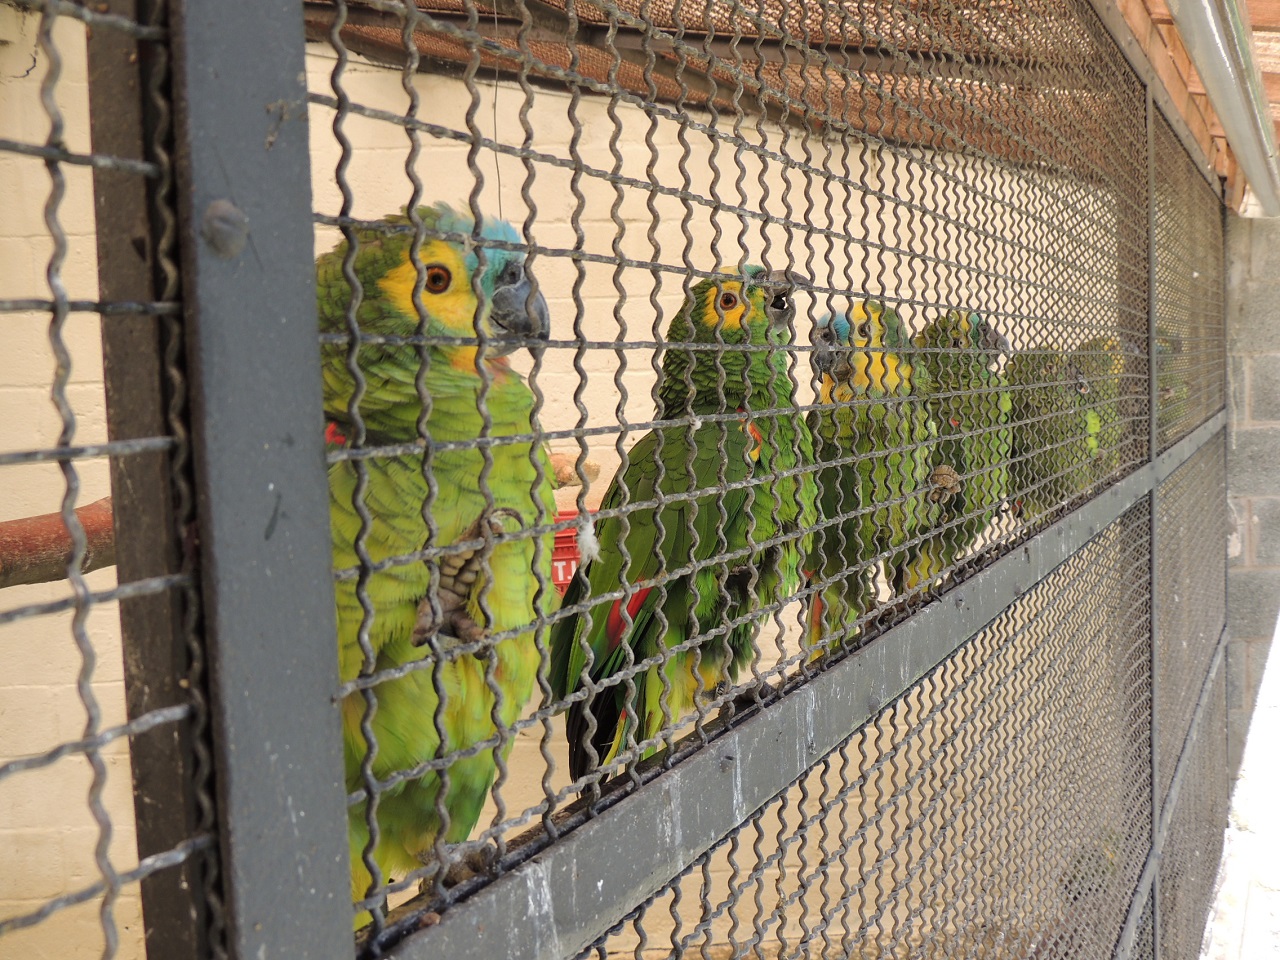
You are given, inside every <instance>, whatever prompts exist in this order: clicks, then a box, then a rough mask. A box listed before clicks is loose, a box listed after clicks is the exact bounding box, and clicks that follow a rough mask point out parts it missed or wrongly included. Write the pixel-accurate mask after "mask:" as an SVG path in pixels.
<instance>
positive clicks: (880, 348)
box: [806, 300, 957, 656]
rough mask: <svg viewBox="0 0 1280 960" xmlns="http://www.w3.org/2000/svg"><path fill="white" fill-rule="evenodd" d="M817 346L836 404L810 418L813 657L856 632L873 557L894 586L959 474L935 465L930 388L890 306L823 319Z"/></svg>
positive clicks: (821, 376) (857, 308) (826, 388)
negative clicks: (819, 527)
mask: <svg viewBox="0 0 1280 960" xmlns="http://www.w3.org/2000/svg"><path fill="white" fill-rule="evenodd" d="M814 340H815V344H816V346H817V348H818V349H816V350H815V351H814V354H813V364H814V367H815V370H816V373H817V375H818V380H819V386H818V398H819V400H820V402H821V403H822V404H830V405H831V406H824V407H821V408H818V409H815V410H813V411H811V412H810V414H809V418H808V423H809V430H810V432H811V433H812V434H813V438H814V449H815V455H816V457H817V461H818V463H819V465H820V469H819V471H818V484H819V487H820V489H821V494H820V507H821V511H822V515H823V517H824V519H825V520H826V525H825V526H824V528H823V532H822V535H820V536H818V537H816V538H815V541H816V543H815V549H814V551H813V554H812V555H811V557H810V560H809V564H808V566H809V569H810V570H811V571H812V573H813V574H814V576H815V578H816V579H817V581H818V582H817V584H816V585H815V588H816V593H815V600H814V602H812V603H811V604H810V605H809V611H808V618H809V619H808V625H807V631H806V642H807V643H808V644H809V646H811V647H812V648H813V649H814V651H815V656H816V655H818V654H819V653H821V651H822V649H823V648H824V647H828V648H833V649H834V648H836V647H838V646H839V645H840V644H841V643H844V642H847V641H848V640H849V639H851V638H852V636H853V635H854V634H855V633H856V630H857V627H856V621H857V619H858V617H859V616H860V615H861V614H862V613H863V612H864V611H865V610H866V609H867V607H868V606H869V605H870V603H871V601H872V600H873V599H874V589H875V572H876V570H875V562H876V559H877V558H878V557H881V556H884V557H886V562H887V565H888V568H889V571H890V574H891V579H892V574H893V572H894V571H896V570H897V569H899V568H900V567H902V566H903V565H904V564H905V563H906V562H907V559H908V554H907V553H906V550H905V547H904V545H905V544H906V543H907V542H908V541H909V540H910V539H911V538H912V537H913V536H914V535H915V534H916V532H917V531H918V530H919V529H921V528H926V529H927V528H928V527H930V526H932V525H933V524H934V523H935V522H936V521H937V518H938V516H939V507H938V501H939V500H940V499H941V498H942V497H943V495H944V494H945V492H946V490H947V489H948V488H949V487H951V486H953V485H954V483H955V480H956V477H957V475H956V472H955V470H954V468H952V467H949V466H945V465H941V464H939V465H937V466H934V459H935V454H934V447H935V446H936V441H937V436H938V430H937V424H935V423H934V421H933V418H932V417H931V416H930V413H929V408H928V406H927V404H926V400H925V398H926V397H928V396H929V394H930V392H931V391H932V389H933V387H932V381H931V380H930V378H929V373H928V371H927V369H925V367H923V366H921V365H919V364H917V363H915V362H914V361H913V360H912V358H911V357H910V356H908V355H907V352H908V351H909V350H910V348H911V337H910V334H909V332H908V331H907V327H906V324H904V323H903V322H902V319H901V318H900V317H899V316H898V314H897V313H896V312H895V311H894V310H893V309H892V308H890V307H887V306H886V305H885V304H884V303H882V302H880V301H879V300H859V301H857V302H856V303H855V304H854V305H853V308H852V309H851V310H849V311H847V312H845V313H837V314H834V315H832V314H828V315H826V316H824V317H823V318H822V319H821V320H819V321H818V324H817V327H816V328H815V331H814ZM849 457H856V459H853V460H852V461H851V462H848V463H838V462H836V461H839V460H840V459H842V458H849Z"/></svg>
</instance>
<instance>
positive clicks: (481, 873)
mask: <svg viewBox="0 0 1280 960" xmlns="http://www.w3.org/2000/svg"><path fill="white" fill-rule="evenodd" d="M305 15H306V19H307V24H308V37H309V39H310V40H311V41H312V42H311V44H310V45H309V47H308V57H309V59H308V84H309V89H310V101H311V105H312V112H311V121H312V127H311V138H312V160H313V191H314V198H315V199H314V204H315V207H314V211H315V222H316V250H317V253H318V255H319V257H320V259H319V261H318V273H317V278H318V293H319V298H320V313H321V324H320V325H321V346H322V363H323V365H324V375H325V386H326V394H325V416H326V420H327V422H328V427H327V429H328V433H327V437H328V440H329V462H330V491H331V504H332V510H333V530H334V537H335V544H336V546H335V567H336V570H337V583H336V586H337V592H338V620H339V625H338V632H339V638H338V644H339V657H340V661H341V671H342V680H343V687H342V693H343V695H344V697H345V701H344V707H343V715H344V722H345V724H346V741H345V742H346V748H347V756H346V773H347V788H348V791H349V802H350V805H351V806H350V810H351V839H352V847H351V850H352V857H353V861H354V862H355V863H356V867H355V870H354V873H353V880H352V883H353V887H352V896H353V900H354V901H355V903H356V905H357V906H356V913H357V924H358V925H362V924H365V923H369V924H370V926H369V929H367V930H366V931H365V932H364V933H363V934H362V938H364V939H362V942H363V943H369V944H374V943H378V942H384V941H385V942H390V941H391V940H394V939H395V938H397V937H398V936H400V935H401V933H402V932H403V931H404V930H405V929H408V928H410V927H411V926H413V924H414V923H415V922H416V921H415V920H414V917H420V916H423V915H426V914H439V913H441V912H443V911H446V910H447V909H448V908H449V907H450V905H451V904H452V903H453V902H455V901H456V900H458V899H460V898H462V897H465V896H466V895H468V894H469V893H471V892H474V891H477V890H479V889H481V888H483V887H484V886H485V885H486V883H487V882H488V881H489V880H490V879H491V878H492V877H494V876H497V875H501V874H502V873H503V872H504V871H506V870H508V869H510V868H512V867H513V866H514V865H515V864H517V863H519V862H520V861H521V859H522V858H523V857H525V856H527V855H528V854H527V851H528V850H529V849H532V848H534V847H541V846H542V845H544V844H547V843H552V842H554V839H555V837H556V835H557V834H558V832H559V830H560V829H561V826H560V824H561V823H562V822H564V823H577V822H580V820H581V819H583V818H589V817H590V816H592V815H594V812H595V811H596V810H598V809H600V806H599V805H600V804H601V803H602V802H603V805H606V806H607V805H608V804H610V803H612V802H613V801H614V800H615V799H616V798H617V795H618V793H619V791H622V790H625V789H627V788H628V787H635V786H638V785H639V784H641V783H643V782H645V781H647V780H648V779H650V778H652V777H654V776H657V775H660V772H661V769H662V767H663V766H665V765H670V764H671V763H673V762H675V759H676V757H677V756H679V755H683V754H682V753H679V752H677V750H676V748H677V747H678V746H679V749H680V750H682V751H684V752H687V751H688V749H689V748H691V747H692V746H695V745H696V744H698V743H700V742H704V741H705V740H706V739H707V737H708V736H709V733H708V730H709V729H712V728H713V727H714V725H715V724H716V723H717V722H719V721H723V720H725V719H726V718H731V717H732V716H734V715H735V714H736V713H738V712H740V711H741V710H743V709H744V708H747V707H752V706H755V705H757V704H759V703H762V702H765V701H767V700H769V699H770V698H771V697H772V696H773V695H774V691H775V690H776V689H778V688H780V687H784V686H787V685H791V684H794V683H796V682H797V678H799V680H801V681H802V680H803V679H804V678H805V677H807V676H809V675H810V674H811V673H812V672H813V671H814V670H815V669H818V668H819V667H820V662H821V660H822V657H823V656H824V655H834V654H837V653H843V652H844V651H846V650H849V649H853V648H856V647H859V646H861V645H864V644H866V643H867V642H869V641H870V640H872V638H874V637H876V636H877V635H879V634H880V633H881V632H883V631H884V630H885V629H887V628H889V627H891V626H892V625H893V624H895V623H898V622H900V621H901V620H902V619H903V618H904V617H907V616H909V615H910V614H911V612H912V611H913V610H915V609H916V608H918V607H919V606H920V605H921V604H923V603H925V602H927V601H929V600H930V599H931V598H933V597H934V596H936V594H937V593H939V592H940V591H941V590H943V589H945V588H946V587H947V586H948V585H950V584H952V583H955V582H958V581H960V580H962V579H964V578H965V577H967V576H969V575H971V574H972V573H973V572H974V571H976V570H978V569H981V568H983V567H984V566H985V565H987V564H989V563H990V562H992V561H993V560H994V559H996V558H998V557H999V556H1001V555H1002V554H1004V553H1005V552H1007V551H1008V550H1009V548H1010V547H1011V546H1013V545H1014V544H1016V543H1019V542H1021V541H1022V540H1023V539H1025V538H1026V537H1027V536H1029V535H1032V534H1034V533H1035V532H1037V531H1039V530H1041V529H1043V528H1044V527H1045V526H1046V525H1047V524H1048V523H1049V522H1051V521H1053V520H1055V519H1057V518H1058V517H1061V516H1063V515H1064V514H1065V513H1066V512H1068V511H1069V510H1070V509H1072V508H1074V507H1078V506H1079V505H1081V504H1083V503H1085V502H1086V501H1088V500H1089V498H1090V497H1092V496H1095V495H1096V494H1097V493H1099V492H1100V491H1101V490H1103V489H1104V488H1106V487H1107V486H1108V485H1109V484H1110V483H1112V482H1113V481H1115V480H1116V479H1118V478H1120V477H1123V476H1125V475H1126V474H1128V473H1130V472H1131V471H1132V470H1133V469H1134V468H1136V467H1138V466H1139V465H1141V464H1142V463H1143V462H1145V461H1146V460H1147V458H1148V456H1149V455H1150V453H1151V451H1150V430H1151V425H1150V410H1149V407H1150V397H1151V384H1150V378H1149V371H1150V361H1149V350H1150V345H1151V331H1150V321H1149V308H1150V306H1151V301H1150V298H1151V297H1152V296H1153V295H1157V294H1158V293H1159V291H1151V290H1148V286H1147V282H1148V271H1147V262H1148V257H1149V255H1150V254H1151V249H1150V238H1149V237H1148V233H1147V226H1146V225H1147V207H1148V200H1149V198H1148V172H1149V170H1148V162H1150V161H1151V159H1152V158H1151V157H1148V156H1147V142H1148V141H1147V135H1146V98H1145V93H1144V90H1143V87H1142V84H1141V82H1140V80H1139V79H1138V78H1137V77H1136V76H1135V75H1134V74H1133V72H1132V71H1131V69H1130V68H1129V66H1128V64H1127V63H1126V61H1125V59H1124V57H1123V56H1122V54H1121V53H1120V52H1119V50H1118V48H1117V47H1116V46H1115V44H1114V43H1113V42H1112V41H1111V39H1110V38H1109V36H1108V35H1107V33H1106V31H1105V29H1104V28H1103V27H1102V25H1101V23H1100V21H1099V20H1098V18H1097V16H1096V14H1095V13H1094V12H1093V11H1092V9H1091V8H1090V7H1088V5H1087V4H1078V3H1061V2H1041V3H1035V4H1032V5H1030V6H1026V5H1023V6H1019V7H1008V6H990V5H984V6H981V7H978V6H974V7H961V8H947V9H946V10H942V9H940V8H936V7H934V6H931V5H924V4H922V5H915V4H908V5H903V6H900V7H895V8H893V9H892V10H886V9H879V8H874V7H871V6H868V7H867V8H866V9H861V8H860V9H858V10H857V11H853V10H834V9H832V10H827V9H825V8H824V11H817V10H816V8H809V7H804V6H802V5H793V4H788V3H781V4H779V5H777V6H769V5H766V6H762V7H759V8H747V7H743V6H741V5H736V4H734V5H731V4H723V5H715V4H713V5H710V6H701V5H700V6H698V7H697V8H696V9H695V8H690V7H687V6H685V5H679V4H677V5H674V6H667V5H655V4H653V3H649V2H645V3H641V4H638V5H622V6H613V5H592V4H587V5H581V4H576V3H571V4H565V5H559V4H554V3H553V4H547V3H537V4H534V5H530V4H527V3H510V4H505V3H504V4H496V5H490V6H484V7H477V6H473V5H470V4H466V3H462V4H448V3H438V2H432V0H420V2H419V3H418V4H417V6H416V7H414V8H412V9H409V8H405V7H399V6H390V5H386V4H372V3H370V4H366V3H346V4H343V3H338V4H329V3H324V2H312V3H308V4H306V6H305ZM1161 142H1162V143H1163V141H1161ZM1173 148H1174V149H1177V150H1180V149H1181V148H1180V147H1179V146H1178V145H1177V142H1176V141H1173ZM1162 149H1163V148H1162ZM1179 156H1180V160H1179V161H1177V162H1180V163H1182V166H1183V167H1185V171H1183V172H1186V171H1189V172H1190V174H1191V175H1192V176H1194V175H1196V172H1195V170H1194V168H1192V167H1191V166H1190V160H1189V158H1188V157H1187V156H1186V155H1185V154H1180V155H1179ZM1171 162H1174V161H1171ZM1179 182H1180V183H1182V185H1183V186H1182V192H1181V193H1179V194H1176V196H1175V197H1174V200H1173V206H1171V207H1170V209H1169V210H1168V211H1166V217H1167V216H1175V217H1177V216H1183V215H1186V211H1185V210H1184V208H1185V207H1187V206H1188V205H1190V204H1197V203H1198V204H1200V206H1201V207H1203V206H1204V203H1203V201H1204V200H1205V199H1206V198H1208V199H1209V200H1212V194H1211V192H1210V191H1209V190H1208V188H1207V187H1206V188H1205V190H1204V191H1201V192H1199V193H1197V192H1196V190H1195V184H1194V183H1192V182H1190V181H1187V180H1186V178H1185V177H1184V178H1183V180H1181V181H1179ZM446 203H447V204H449V205H450V206H448V207H445V206H443V204H446ZM397 211H404V212H403V213H397ZM485 218H490V219H485ZM1162 236H1163V234H1160V235H1158V236H1157V242H1161V241H1160V237H1162ZM1215 242H1216V243H1217V248H1218V249H1220V246H1221V236H1220V233H1219V234H1217V235H1216V237H1210V238H1209V239H1208V240H1206V241H1205V243H1204V249H1209V248H1210V247H1211V245H1212V244H1213V243H1215ZM1166 286H1168V284H1166ZM1162 289H1164V288H1162ZM1180 289H1181V288H1179V290H1180ZM1170 297H1171V299H1172V300H1176V297H1177V295H1175V294H1170ZM450 298H454V299H450ZM1157 300H1159V297H1158V296H1157ZM1156 308H1157V310H1160V309H1163V307H1162V306H1161V304H1160V303H1159V302H1157V304H1156ZM1178 329H1179V331H1180V332H1179V336H1180V337H1181V338H1182V339H1181V341H1180V342H1182V343H1187V344H1190V341H1192V340H1194V339H1195V337H1194V336H1192V334H1191V333H1190V332H1187V331H1183V330H1182V329H1181V328H1178ZM1162 336H1164V335H1162ZM1168 336H1172V334H1169V335H1168ZM1208 336H1212V334H1206V337H1208ZM1157 339H1159V338H1157ZM1162 342H1163V341H1162ZM1202 346H1203V344H1202ZM1181 349H1182V348H1181V347H1179V350H1180V351H1181ZM1198 349H1199V348H1198V347H1196V346H1195V345H1194V344H1192V345H1189V346H1187V348H1186V351H1187V352H1186V353H1185V354H1184V353H1182V352H1179V353H1178V356H1179V357H1183V356H1185V357H1186V358H1188V359H1190V358H1191V357H1193V356H1197V357H1198V354H1196V353H1195V351H1196V350H1198ZM1197 364H1199V361H1196V363H1192V364H1191V365H1190V366H1187V369H1186V371H1184V372H1185V374H1186V376H1185V377H1184V379H1187V380H1188V382H1190V380H1192V379H1194V378H1195V377H1197V376H1201V374H1202V373H1203V371H1202V369H1201V368H1202V367H1203V366H1204V364H1199V365H1197ZM1180 369H1181V368H1180ZM1202 379H1203V377H1202ZM1196 382H1197V383H1199V382H1200V381H1199V380H1197V381H1196ZM1209 404H1211V400H1209V399H1206V400H1205V402H1204V404H1201V405H1200V406H1199V407H1197V411H1198V412H1197V413H1196V414H1188V417H1190V418H1191V419H1190V420H1189V422H1188V424H1187V426H1188V427H1190V426H1193V425H1194V424H1195V423H1198V422H1200V420H1203V419H1204V416H1205V415H1207V413H1208V412H1209V410H1210V409H1212V408H1211V406H1209ZM1183 432H1185V430H1184V431H1183ZM1179 435H1181V434H1179ZM1133 536H1134V537H1135V538H1137V541H1138V542H1139V543H1140V544H1145V543H1147V542H1148V541H1149V530H1148V529H1147V528H1146V527H1142V526H1141V525H1139V526H1135V527H1134V528H1133ZM1126 570H1127V572H1126V574H1125V575H1124V577H1123V578H1122V579H1121V581H1120V582H1119V583H1117V584H1116V586H1117V588H1119V589H1122V590H1123V591H1124V592H1125V598H1126V599H1125V600H1124V603H1131V604H1132V605H1133V610H1134V611H1136V610H1137V609H1138V608H1139V607H1141V608H1142V609H1146V610H1148V611H1149V605H1148V602H1147V591H1148V590H1149V587H1150V582H1149V576H1148V573H1149V564H1139V565H1135V566H1133V567H1130V568H1126ZM575 571H576V572H575ZM561 593H563V600H562V601H561V605H560V607H559V609H556V606H557V598H558V596H559V595H560V594H561ZM1102 602H1103V601H1102V599H1101V596H1097V597H1095V596H1094V595H1093V594H1092V593H1088V592H1086V593H1084V594H1082V595H1081V600H1080V603H1081V611H1080V612H1081V615H1082V616H1084V617H1092V618H1095V619H1097V618H1100V617H1101V618H1105V617H1106V616H1107V615H1108V614H1107V612H1106V611H1105V610H1104V609H1102V607H1101V606H1100V604H1101V603H1102ZM1130 612H1131V611H1127V610H1126V614H1125V615H1126V616H1128V615H1129V613H1130ZM1132 615H1133V616H1134V617H1135V618H1136V619H1135V620H1134V622H1133V626H1134V629H1137V623H1138V620H1139V619H1140V617H1138V615H1137V613H1133V614H1132ZM1146 632H1147V627H1145V626H1144V627H1143V628H1142V631H1141V632H1140V634H1135V637H1136V636H1139V635H1140V636H1142V637H1145V636H1146ZM1140 662H1141V663H1146V662H1147V661H1140ZM1138 665H1139V661H1134V663H1133V664H1132V665H1131V666H1132V667H1133V669H1135V670H1136V669H1137V668H1138ZM1132 683H1133V684H1134V685H1135V686H1134V689H1133V690H1131V691H1130V692H1129V694H1128V695H1130V696H1132V697H1133V698H1134V704H1144V705H1145V704H1147V703H1148V699H1149V684H1148V682H1147V679H1146V674H1143V673H1140V672H1139V673H1136V674H1135V675H1134V677H1133V678H1132ZM1133 709H1135V710H1136V709H1138V707H1137V706H1134V707H1133ZM1141 709H1143V710H1147V709H1149V707H1148V706H1142V707H1141ZM1133 722H1135V723H1137V720H1136V719H1135V720H1134V721H1133ZM717 729H718V728H717ZM406 730H412V731H414V732H413V733H412V734H406ZM1139 743H1146V741H1144V740H1143V739H1142V737H1141V736H1137V737H1136V739H1135V740H1134V744H1139ZM1148 748H1149V744H1148V747H1144V748H1143V749H1148ZM1125 749H1126V750H1127V749H1128V747H1125ZM1135 749H1136V746H1135ZM1126 756H1127V755H1126ZM654 757H657V758H658V760H657V763H656V765H650V766H637V763H638V762H639V761H645V760H648V759H650V758H654ZM1127 760H1132V763H1133V764H1135V766H1134V768H1133V772H1132V777H1133V784H1132V786H1133V790H1134V792H1135V795H1137V794H1141V790H1140V789H1139V788H1140V786H1141V784H1142V783H1143V777H1144V776H1146V775H1145V774H1143V773H1142V770H1147V771H1148V774H1149V766H1143V765H1144V764H1149V757H1148V754H1147V753H1138V754H1135V755H1134V756H1133V757H1132V758H1127ZM852 775H853V774H851V773H850V774H848V775H846V774H844V773H842V774H841V775H840V777H839V778H837V780H838V782H833V783H832V785H831V789H833V790H837V791H838V790H839V789H842V788H843V786H844V784H845V780H846V779H847V776H852ZM1064 789H1066V787H1065V786H1064ZM1148 793H1149V790H1148ZM580 798H581V802H585V803H586V804H588V806H586V807H585V808H584V807H582V806H575V805H574V804H575V801H578V800H580ZM1133 809H1134V810H1135V811H1137V810H1139V809H1140V808H1138V807H1134V808H1133ZM1141 809H1145V808H1141ZM566 818H567V819H566ZM409 824H412V826H408V825H409ZM1115 829H1116V830H1117V831H1120V833H1122V834H1123V835H1124V836H1126V837H1127V836H1129V833H1127V832H1125V831H1127V830H1128V826H1125V827H1124V830H1121V829H1120V827H1116V828H1115ZM1139 832H1140V831H1139ZM1120 833H1118V834H1117V836H1118V835H1120ZM1133 835H1135V836H1136V835H1137V833H1135V834H1133ZM517 838H518V839H517ZM1114 842H1115V840H1114V837H1111V836H1110V835H1108V837H1107V838H1102V839H1099V840H1098V841H1097V843H1099V844H1101V845H1103V846H1107V845H1109V844H1112V843H1114ZM1108 849H1109V847H1108ZM939 869H941V868H939ZM1037 882H1043V883H1049V881H1048V880H1043V881H1037ZM419 889H421V890H422V892H423V896H422V897H421V898H420V899H418V900H416V901H414V902H413V904H411V905H409V906H406V907H403V908H400V909H399V910H398V911H397V912H396V913H395V915H394V918H393V919H392V920H391V921H387V920H384V918H383V916H382V912H383V911H384V910H385V909H387V908H389V907H394V906H395V904H397V903H399V902H400V901H402V900H404V899H405V898H407V897H411V896H412V894H414V893H415V892H417V891H418V890H419ZM1115 902H1116V903H1120V902H1121V901H1120V900H1116V901H1115ZM920 909H921V910H924V909H925V908H923V907H921V908H920ZM1118 909H1120V908H1118ZM388 922H389V923H390V927H388V926H387V924H388ZM1040 932H1042V933H1045V935H1046V936H1047V935H1048V933H1047V932H1046V931H1040ZM1113 932H1114V931H1113ZM1072 936H1073V937H1074V936H1077V934H1076V933H1073V934H1072ZM1063 942H1064V943H1065V942H1066V941H1063ZM1046 949H1047V948H1046ZM1055 949H1059V948H1055ZM1060 949H1064V950H1065V949H1067V948H1066V947H1065V946H1064V947H1061V948H1060Z"/></svg>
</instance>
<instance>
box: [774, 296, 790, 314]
mask: <svg viewBox="0 0 1280 960" xmlns="http://www.w3.org/2000/svg"><path fill="white" fill-rule="evenodd" d="M790 306H791V298H790V297H788V296H787V295H786V294H785V293H780V294H778V295H777V296H775V297H774V298H773V309H775V310H778V311H782V310H786V309H787V308H788V307H790Z"/></svg>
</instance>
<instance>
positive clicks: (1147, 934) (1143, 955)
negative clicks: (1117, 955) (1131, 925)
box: [1131, 897, 1156, 960]
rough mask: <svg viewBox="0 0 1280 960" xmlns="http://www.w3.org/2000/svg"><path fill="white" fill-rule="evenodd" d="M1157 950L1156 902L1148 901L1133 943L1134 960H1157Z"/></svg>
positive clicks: (1149, 899)
mask: <svg viewBox="0 0 1280 960" xmlns="http://www.w3.org/2000/svg"><path fill="white" fill-rule="evenodd" d="M1155 950H1156V924H1155V900H1154V898H1150V897H1149V898H1148V899H1147V905H1146V907H1144V908H1143V910H1142V919H1141V920H1139V921H1138V935H1137V937H1136V938H1135V940H1134V943H1133V953H1132V954H1131V956H1132V957H1133V960H1155Z"/></svg>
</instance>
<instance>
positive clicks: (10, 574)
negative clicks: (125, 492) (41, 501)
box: [0, 497, 116, 588]
mask: <svg viewBox="0 0 1280 960" xmlns="http://www.w3.org/2000/svg"><path fill="white" fill-rule="evenodd" d="M76 516H77V517H79V518H80V524H81V526H83V527H84V532H85V536H86V537H87V538H88V548H87V549H86V551H85V555H84V563H83V564H81V566H80V570H81V572H83V573H88V572H89V571H90V570H97V569H98V568H99V567H109V566H111V565H112V564H114V563H115V562H116V537H115V528H114V527H113V526H112V522H111V498H110V497H103V498H102V499H101V500H98V501H96V502H94V503H90V504H87V505H86V506H83V507H78V508H77V509H76ZM70 561H71V534H70V533H68V532H67V528H66V526H65V525H64V524H63V522H62V514H61V513H46V514H45V515H44V516H42V517H27V518H25V519H22V520H6V521H5V522H3V523H0V588H4V587H12V586H16V585H17V584H20V583H47V582H49V581H51V580H64V579H66V576H67V564H68V563H69V562H70Z"/></svg>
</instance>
